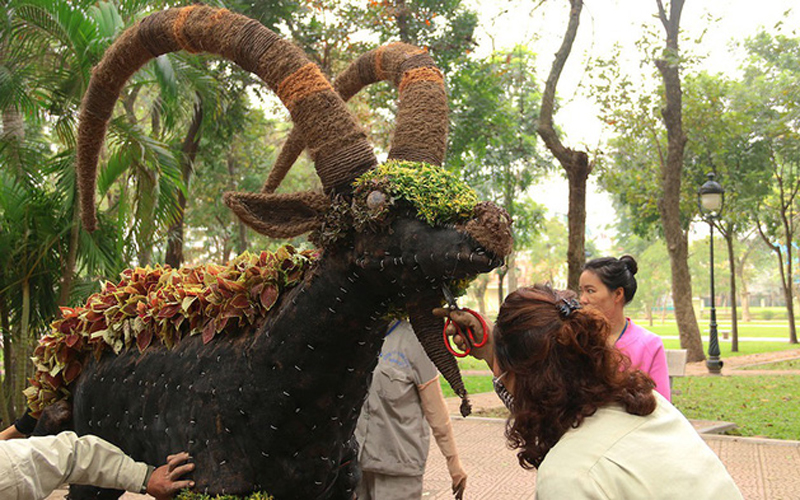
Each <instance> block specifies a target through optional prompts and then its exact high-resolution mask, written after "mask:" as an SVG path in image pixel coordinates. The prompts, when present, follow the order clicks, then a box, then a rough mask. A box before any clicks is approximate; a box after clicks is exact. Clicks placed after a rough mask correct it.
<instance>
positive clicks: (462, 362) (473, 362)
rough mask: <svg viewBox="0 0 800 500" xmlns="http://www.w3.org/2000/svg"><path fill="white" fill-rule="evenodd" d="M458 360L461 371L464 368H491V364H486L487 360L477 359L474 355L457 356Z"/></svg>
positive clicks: (486, 369)
mask: <svg viewBox="0 0 800 500" xmlns="http://www.w3.org/2000/svg"><path fill="white" fill-rule="evenodd" d="M456 361H457V362H458V368H459V369H461V371H464V370H485V371H488V370H489V366H488V365H487V364H486V362H485V361H482V360H480V359H475V358H473V357H472V356H467V357H466V358H457V359H456Z"/></svg>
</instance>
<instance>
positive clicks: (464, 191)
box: [353, 160, 478, 225]
mask: <svg viewBox="0 0 800 500" xmlns="http://www.w3.org/2000/svg"><path fill="white" fill-rule="evenodd" d="M353 188H354V194H355V197H356V198H361V199H362V200H363V201H364V203H365V202H366V197H367V196H368V195H369V193H371V192H372V191H375V190H379V191H382V192H383V193H385V194H387V195H389V196H391V197H392V198H394V199H395V200H398V199H399V200H405V201H407V202H408V203H410V204H411V205H413V206H414V208H415V209H416V210H417V213H418V214H419V217H420V218H421V219H422V220H424V221H426V222H427V223H428V224H431V225H434V224H442V223H448V222H456V221H459V220H463V219H467V218H469V217H470V216H471V214H472V209H473V208H474V207H475V205H476V204H477V203H478V196H477V194H475V191H473V190H472V188H470V187H469V186H467V184H466V183H464V181H462V180H461V179H459V178H458V177H457V176H456V175H455V174H453V173H451V172H448V171H447V170H445V169H443V168H441V167H434V166H432V165H428V164H427V163H415V162H408V161H395V160H391V161H388V162H386V163H384V164H383V165H380V166H379V167H377V168H375V169H373V170H370V171H368V172H366V173H365V174H364V175H362V176H361V177H359V178H358V179H357V180H356V181H355V182H354V183H353ZM387 208H388V207H387Z"/></svg>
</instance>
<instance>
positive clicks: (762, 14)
mask: <svg viewBox="0 0 800 500" xmlns="http://www.w3.org/2000/svg"><path fill="white" fill-rule="evenodd" d="M467 1H468V5H471V6H472V8H474V9H475V10H476V11H477V12H478V13H479V15H480V19H481V26H480V28H479V30H478V33H477V36H478V41H479V44H480V45H479V52H480V53H483V54H488V53H490V52H491V51H492V49H495V50H502V49H508V48H511V47H513V46H514V45H516V44H523V45H526V46H528V47H529V48H530V49H531V50H533V51H534V52H535V53H536V54H537V58H538V75H537V76H538V78H539V80H540V82H541V86H542V88H543V87H544V79H545V78H546V77H547V74H548V73H549V71H550V66H551V64H552V61H553V55H554V54H555V52H556V50H557V49H558V47H559V45H560V44H561V40H562V38H563V35H564V30H565V29H566V22H567V16H568V9H569V2H568V0H547V1H545V2H544V4H543V5H541V6H539V7H537V8H536V9H534V7H535V6H536V5H537V4H539V1H538V0H536V1H534V0H527V1H521V0H512V1H507V0H467ZM664 2H665V4H668V3H669V0H664ZM666 8H669V7H668V6H666ZM656 14H657V6H656V1H655V0H586V1H585V3H584V8H583V11H582V13H581V24H580V28H579V30H578V35H577V38H576V40H575V44H574V46H573V51H572V53H571V55H570V59H569V60H568V61H567V65H566V67H565V68H564V72H563V73H562V76H561V79H560V81H559V86H558V96H559V99H560V101H561V103H562V105H563V107H562V108H561V109H560V110H559V111H558V113H557V114H556V115H555V117H554V120H555V122H556V124H557V125H558V126H559V127H561V128H562V130H564V131H565V132H566V134H567V137H566V138H565V144H566V145H567V146H570V147H584V148H586V149H589V150H592V149H595V148H596V147H597V146H598V145H600V144H602V141H603V140H604V139H607V138H608V133H609V132H608V131H604V130H603V129H602V127H601V122H600V120H598V119H597V113H598V109H597V107H596V105H595V104H594V102H593V101H592V99H590V98H588V97H587V96H585V95H584V94H583V89H582V87H581V85H580V84H581V82H582V83H583V86H584V87H585V86H586V84H587V83H588V82H587V81H586V75H585V72H584V67H585V64H586V62H587V61H589V60H590V59H593V58H597V57H603V56H604V55H607V54H608V53H610V51H611V48H612V47H613V45H614V44H619V45H620V46H621V47H622V50H623V60H622V61H621V64H623V66H624V67H625V68H626V70H627V72H628V73H629V74H631V75H632V78H634V79H635V78H637V76H638V75H639V74H641V75H643V76H645V77H649V74H650V72H651V71H652V68H648V67H645V68H642V69H640V68H639V53H638V52H637V50H636V48H635V45H634V44H635V42H636V41H637V40H638V39H639V38H640V37H641V36H642V35H641V34H642V29H643V28H642V26H643V25H644V24H647V25H650V26H651V27H652V29H656V30H658V33H659V34H660V35H661V39H662V40H663V28H662V26H661V24H660V22H659V21H658V19H657V18H656V17H655V15H656ZM779 24H781V25H782V26H781V29H782V32H783V33H784V34H787V35H792V36H797V35H798V30H799V29H800V2H798V0H759V1H753V0H686V4H685V6H684V9H683V14H682V16H681V28H682V30H683V32H682V36H681V39H680V40H679V44H680V45H681V46H682V47H683V48H686V49H690V50H692V51H693V52H695V53H696V54H697V55H702V56H705V58H704V60H703V63H702V67H703V68H705V69H707V70H709V71H713V72H722V73H725V74H729V75H731V76H734V75H735V74H736V71H737V68H738V66H739V64H740V63H741V60H742V51H741V50H738V49H736V47H735V42H736V41H743V40H744V39H745V38H747V37H748V36H752V35H753V34H755V33H756V32H757V31H758V30H759V29H760V28H762V27H763V28H765V29H767V30H768V31H771V32H775V31H777V29H776V25H779ZM793 30H794V31H793ZM704 32H705V34H704V35H703V33H704ZM701 35H703V37H702V43H701V44H699V45H698V44H695V43H693V40H695V39H697V38H698V37H700V36H701ZM535 196H536V198H537V199H538V200H539V201H540V202H541V203H544V204H545V205H547V206H548V207H550V209H551V212H553V213H562V214H566V212H567V185H566V180H563V179H560V178H557V179H553V180H550V181H548V182H546V183H545V184H544V185H540V186H538V187H536V188H535ZM611 211H612V209H611V204H610V201H609V199H608V197H607V196H606V195H604V194H602V193H598V192H597V191H596V190H592V192H590V193H589V194H588V196H587V229H588V231H589V232H590V234H591V235H592V237H594V238H595V239H599V240H600V241H599V242H598V243H600V245H601V247H602V248H603V249H606V248H607V246H606V245H607V244H608V243H609V239H610V238H612V237H613V234H610V233H609V232H608V231H607V230H606V229H605V226H606V225H607V224H608V222H609V216H608V214H609V213H611Z"/></svg>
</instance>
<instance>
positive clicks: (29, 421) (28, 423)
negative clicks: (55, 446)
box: [14, 408, 39, 436]
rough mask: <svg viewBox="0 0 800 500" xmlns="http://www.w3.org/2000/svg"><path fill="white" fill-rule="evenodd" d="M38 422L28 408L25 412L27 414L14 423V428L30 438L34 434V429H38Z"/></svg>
mask: <svg viewBox="0 0 800 500" xmlns="http://www.w3.org/2000/svg"><path fill="white" fill-rule="evenodd" d="M38 422H39V420H37V419H36V418H34V417H32V416H31V409H30V408H28V409H27V410H25V414H24V415H22V416H21V417H19V418H18V419H17V421H16V422H14V427H16V428H17V431H18V432H19V433H20V434H24V435H26V436H30V435H31V434H33V429H35V428H36V424H37V423H38Z"/></svg>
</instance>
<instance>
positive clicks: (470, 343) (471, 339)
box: [442, 308, 489, 358]
mask: <svg viewBox="0 0 800 500" xmlns="http://www.w3.org/2000/svg"><path fill="white" fill-rule="evenodd" d="M461 311H464V312H467V313H469V314H471V315H472V316H474V317H475V318H476V319H477V320H478V321H479V322H480V324H481V328H482V329H483V335H482V337H481V340H480V341H479V342H476V341H475V335H474V333H473V331H472V329H470V328H468V327H465V328H464V330H462V329H461V326H459V324H458V323H456V322H455V321H453V320H451V319H450V318H447V320H445V322H444V330H442V338H443V339H444V346H445V347H446V348H447V350H448V351H449V352H450V354H452V355H453V356H455V357H457V358H465V357H467V355H468V354H470V353H471V352H472V348H473V347H483V346H484V345H486V342H487V341H488V340H489V335H488V333H487V331H486V321H485V320H484V319H483V316H481V315H480V314H478V313H477V312H475V311H473V310H472V309H466V308H464V309H461ZM451 323H452V324H453V325H454V326H455V328H456V335H458V336H459V337H461V338H462V339H464V343H465V344H466V346H467V348H466V349H465V350H464V352H460V351H456V350H455V349H454V348H453V345H452V343H451V342H450V337H449V336H448V335H447V327H448V326H450V324H451ZM465 334H466V335H465Z"/></svg>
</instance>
